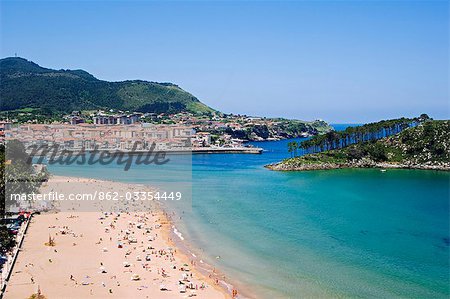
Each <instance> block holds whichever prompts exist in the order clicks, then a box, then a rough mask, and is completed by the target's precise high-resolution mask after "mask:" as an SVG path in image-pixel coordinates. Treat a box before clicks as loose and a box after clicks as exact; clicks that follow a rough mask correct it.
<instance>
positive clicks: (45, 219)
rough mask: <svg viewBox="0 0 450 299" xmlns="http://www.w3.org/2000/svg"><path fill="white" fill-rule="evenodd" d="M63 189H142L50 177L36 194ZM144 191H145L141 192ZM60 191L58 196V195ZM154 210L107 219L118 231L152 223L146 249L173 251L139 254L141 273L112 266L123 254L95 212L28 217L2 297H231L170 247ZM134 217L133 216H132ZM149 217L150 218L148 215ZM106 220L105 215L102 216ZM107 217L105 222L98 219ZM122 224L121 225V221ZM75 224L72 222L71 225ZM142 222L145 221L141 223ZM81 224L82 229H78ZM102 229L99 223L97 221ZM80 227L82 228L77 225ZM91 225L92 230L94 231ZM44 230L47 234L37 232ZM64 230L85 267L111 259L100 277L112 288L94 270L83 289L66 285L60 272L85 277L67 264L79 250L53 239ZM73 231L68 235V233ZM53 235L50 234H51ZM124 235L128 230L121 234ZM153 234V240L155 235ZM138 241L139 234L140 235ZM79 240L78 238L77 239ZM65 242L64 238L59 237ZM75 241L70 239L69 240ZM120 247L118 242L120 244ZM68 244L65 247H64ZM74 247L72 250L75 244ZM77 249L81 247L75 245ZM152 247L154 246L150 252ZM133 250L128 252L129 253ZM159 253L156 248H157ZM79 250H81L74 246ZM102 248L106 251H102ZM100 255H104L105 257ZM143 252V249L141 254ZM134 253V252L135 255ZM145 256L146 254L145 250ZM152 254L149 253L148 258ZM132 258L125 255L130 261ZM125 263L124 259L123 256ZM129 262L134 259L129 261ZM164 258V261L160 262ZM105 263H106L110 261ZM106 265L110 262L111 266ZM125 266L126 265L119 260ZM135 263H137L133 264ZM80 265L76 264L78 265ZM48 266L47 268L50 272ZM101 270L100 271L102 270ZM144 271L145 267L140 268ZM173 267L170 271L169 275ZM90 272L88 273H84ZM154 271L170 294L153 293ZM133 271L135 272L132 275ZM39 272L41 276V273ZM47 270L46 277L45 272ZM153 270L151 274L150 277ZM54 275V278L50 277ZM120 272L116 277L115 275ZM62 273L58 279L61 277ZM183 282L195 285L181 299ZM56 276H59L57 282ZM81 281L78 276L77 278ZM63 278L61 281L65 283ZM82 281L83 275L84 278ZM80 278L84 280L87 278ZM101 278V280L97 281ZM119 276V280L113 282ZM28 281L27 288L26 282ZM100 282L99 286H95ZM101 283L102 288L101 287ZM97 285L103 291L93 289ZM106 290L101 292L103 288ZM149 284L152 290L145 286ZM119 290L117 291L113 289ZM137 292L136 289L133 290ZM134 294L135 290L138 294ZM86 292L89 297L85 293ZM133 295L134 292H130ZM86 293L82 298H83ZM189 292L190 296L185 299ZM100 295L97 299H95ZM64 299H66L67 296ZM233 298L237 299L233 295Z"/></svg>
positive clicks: (167, 224) (166, 227)
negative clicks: (144, 259)
mask: <svg viewBox="0 0 450 299" xmlns="http://www.w3.org/2000/svg"><path fill="white" fill-rule="evenodd" d="M62 182H64V183H66V182H67V183H70V184H72V185H75V186H76V187H77V188H78V189H79V190H83V191H84V192H88V190H89V189H91V191H92V190H93V189H92V188H94V189H95V188H96V187H98V188H100V186H103V187H104V186H105V185H107V186H108V188H109V189H114V190H122V191H123V190H137V189H136V188H138V187H139V188H141V187H142V186H140V185H137V184H125V183H119V182H112V181H105V180H97V179H88V178H78V177H61V176H52V177H51V178H50V179H49V182H48V184H46V185H45V186H43V187H42V188H41V192H42V193H43V192H46V191H48V190H51V191H59V192H68V191H69V192H70V190H68V189H67V187H66V188H64V185H63V184H62ZM147 188H148V187H147ZM61 189H62V190H61ZM152 204H153V208H154V210H152V211H151V212H140V211H136V212H132V213H130V212H128V213H125V212H122V214H121V215H120V216H118V214H116V213H114V214H111V216H109V217H114V218H113V219H115V220H114V223H116V222H117V225H118V224H119V223H120V224H121V225H124V223H123V222H124V221H125V220H128V223H129V224H128V226H130V222H131V221H133V219H141V220H140V221H142V219H144V218H143V217H145V219H149V220H148V221H149V223H152V221H154V225H155V228H154V230H153V232H152V234H153V233H156V237H154V240H153V242H151V243H149V244H155V250H159V249H160V248H164V250H167V248H169V249H170V248H173V252H171V254H172V256H169V255H164V256H159V258H158V259H157V257H158V254H155V257H153V255H152V254H150V253H142V254H141V255H142V256H145V254H149V255H152V258H151V261H150V262H149V263H148V264H149V266H148V267H149V268H150V269H147V268H145V270H149V271H146V272H145V271H144V272H142V271H143V270H140V269H139V268H140V267H136V265H135V264H134V263H136V264H139V263H141V262H137V261H136V260H131V259H130V263H132V264H131V265H132V267H131V268H123V267H122V259H123V257H122V258H121V259H120V261H117V259H118V258H119V257H120V256H121V255H123V250H116V249H115V248H111V247H114V245H113V244H111V242H114V241H112V237H114V235H111V234H112V233H113V232H114V229H111V230H106V227H105V228H104V229H105V231H102V230H103V228H102V225H100V224H99V223H98V217H100V216H101V215H102V214H103V212H101V211H81V212H80V211H69V210H67V211H61V210H60V211H56V210H53V211H50V212H46V213H42V214H41V215H36V216H35V217H33V221H32V223H31V224H30V229H29V232H28V234H27V235H26V236H25V241H24V247H23V249H22V251H21V252H20V254H19V256H18V262H17V264H16V266H15V267H14V269H13V273H12V275H11V279H10V281H9V283H8V286H7V288H6V292H5V294H4V295H5V298H17V297H21V298H22V297H26V298H28V296H31V295H32V294H33V293H36V292H37V288H39V289H40V290H41V292H42V294H43V295H45V296H47V298H55V297H61V296H64V297H67V296H68V295H67V294H68V293H70V294H71V295H72V296H74V297H75V298H77V297H78V298H79V297H80V296H89V295H90V297H92V298H95V297H104V296H108V297H113V298H114V297H117V298H120V297H121V295H122V296H123V295H124V294H128V295H130V294H131V295H133V294H134V295H135V296H142V295H144V294H151V296H150V297H155V296H156V297H162V298H173V297H176V298H178V297H180V295H181V296H187V295H188V294H189V297H190V296H196V297H198V298H231V297H232V296H231V291H232V289H233V287H232V286H231V285H228V284H225V282H222V281H219V283H217V281H216V279H217V278H216V277H219V275H220V273H217V275H216V276H211V277H209V276H208V275H207V272H205V269H200V267H198V266H197V264H196V263H193V262H192V258H191V257H190V256H189V252H186V251H185V250H184V249H183V248H182V246H179V245H178V244H177V243H178V242H177V241H174V236H175V234H174V232H173V227H174V226H173V223H172V221H171V220H170V216H168V214H167V212H165V211H164V209H163V208H162V205H161V204H160V203H158V202H152ZM133 213H134V214H133ZM149 213H150V214H151V215H150V214H149ZM105 215H106V214H105ZM104 217H108V216H104ZM136 217H137V218H136ZM122 218H124V219H122ZM74 220H75V221H74ZM146 221H147V220H146ZM80 222H83V223H80ZM101 223H103V221H101ZM83 224H84V225H83ZM95 224H96V225H95ZM47 227H48V229H47V230H48V232H47V231H45V232H43V231H41V230H44V229H45V228H47ZM58 228H59V229H60V230H61V229H67V230H68V231H70V233H67V234H68V235H70V234H72V236H73V238H76V239H77V240H76V242H77V243H78V242H80V243H81V242H84V244H83V246H82V247H83V252H85V253H86V254H87V253H89V257H87V258H86V259H87V260H89V261H88V262H89V263H92V264H95V266H93V268H95V269H98V268H99V267H100V266H99V265H98V264H97V263H96V262H95V261H96V260H99V259H102V260H103V259H105V260H108V258H106V257H104V256H105V255H112V256H114V258H113V259H112V260H115V261H116V262H117V263H115V262H114V264H108V265H107V264H106V263H105V267H107V269H108V274H104V275H103V276H104V277H106V276H107V277H108V278H109V277H110V273H111V275H113V273H114V275H113V276H112V277H114V280H116V279H115V277H116V276H117V286H116V285H115V282H114V285H113V282H112V281H111V282H109V279H108V278H100V277H97V276H98V274H94V273H95V272H98V270H94V269H89V271H90V272H91V273H89V277H90V279H89V282H90V285H89V286H85V285H84V284H83V285H80V284H78V283H75V284H74V283H73V281H71V280H72V279H70V280H69V278H68V277H69V276H70V275H71V274H69V273H68V272H64V270H63V269H65V268H67V269H71V270H70V271H73V273H74V277H75V278H76V279H77V280H79V279H80V275H81V274H79V273H77V271H78V272H79V271H85V272H89V271H88V270H86V267H87V265H84V267H83V266H81V265H80V267H81V268H83V269H79V267H78V266H75V267H74V265H73V264H71V263H72V261H73V260H74V259H75V260H76V259H77V258H79V256H78V254H79V252H77V250H75V251H74V249H75V248H79V246H75V242H73V243H74V245H73V247H72V245H71V243H70V242H67V241H66V240H64V241H63V240H61V239H63V237H62V236H60V235H58V230H57V229H58ZM72 228H73V231H72ZM55 229H56V231H55ZM129 229H130V230H131V231H132V233H133V235H134V233H135V232H136V238H137V239H138V241H140V238H141V237H140V236H139V235H138V233H139V232H140V231H139V230H138V229H136V228H135V227H130V228H129ZM127 230H128V229H127ZM106 231H108V232H110V233H109V234H108V235H105V232H106ZM157 232H159V234H158V233H157ZM103 235H105V236H109V237H110V240H109V243H108V244H105V246H106V245H109V246H106V247H104V248H103V251H102V250H99V248H98V247H99V246H102V245H103V244H99V243H95V242H93V238H98V237H100V238H101V239H100V241H98V242H101V243H106V242H107V240H105V238H103V240H102V237H101V236H103ZM143 235H144V233H143ZM50 236H52V237H53V238H55V239H56V241H55V242H56V246H54V247H50V246H43V243H44V242H45V241H47V240H48V239H49V238H50ZM80 236H81V237H82V238H79V237H80ZM64 238H68V237H66V236H65V237H64ZM74 241H75V239H74ZM121 242H122V241H121ZM141 242H142V244H144V239H143V240H142V241H141ZM69 243H70V244H69ZM77 245H78V244H77ZM80 245H81V244H80ZM137 245H139V243H136V246H137ZM156 245H157V246H156ZM136 246H133V244H129V245H125V242H124V245H123V247H124V249H125V248H129V249H128V250H131V251H132V253H135V252H136V253H137V252H138V249H137V248H136ZM132 247H134V248H132ZM139 247H143V245H140V246H139ZM158 247H159V248H158ZM53 248H54V250H55V252H51V250H52V249H53ZM80 248H81V246H80ZM106 248H108V249H106ZM105 250H107V251H106V252H105ZM143 251H145V249H144V248H143ZM139 252H140V251H139ZM147 252H148V250H147ZM152 253H154V252H152ZM49 255H51V256H52V257H50V258H49V259H48V260H52V261H51V262H48V261H47V258H48V256H49ZM131 255H132V254H130V256H131ZM124 258H126V256H124ZM133 258H134V257H133ZM163 258H164V260H163ZM110 260H111V259H110ZM112 260H111V262H112ZM125 260H126V259H125ZM138 260H139V261H140V258H138ZM154 260H155V261H156V263H158V265H157V269H158V270H157V273H155V270H156V269H155V267H154V266H156V265H152V262H153V261H154ZM174 263H176V268H177V269H176V270H175V264H174ZM54 264H58V265H59V269H61V270H62V272H61V271H58V269H54V266H53V265H54ZM81 264H82V263H81ZM183 265H189V266H188V267H186V266H185V268H188V269H189V270H185V271H187V272H185V271H183V272H182V271H181V270H180V269H183V268H182V266H183ZM52 266H53V267H52ZM202 266H206V269H208V265H206V264H205V265H202ZM102 267H103V266H102ZM145 267H147V266H145ZM172 267H173V269H172ZM89 268H90V267H89ZM160 268H161V269H163V268H164V269H165V271H166V273H168V276H167V277H166V278H164V279H163V280H166V281H165V282H164V284H165V285H167V288H168V289H170V291H161V290H160V288H158V285H159V284H158V283H155V281H158V280H161V279H162V278H161V275H160ZM125 269H133V271H140V272H141V273H140V281H139V282H137V283H135V284H133V281H132V282H131V286H129V285H130V278H129V275H130V274H129V273H127V274H125V276H126V278H125V277H123V276H124V272H125V271H124V270H125ZM138 269H139V270H138ZM41 270H42V271H41ZM47 270H48V271H47ZM152 270H153V271H152ZM52 271H54V272H52ZM121 272H122V273H121ZM63 273H64V274H63ZM181 274H183V276H184V275H185V274H187V275H188V276H189V275H192V276H191V277H190V278H189V277H188V279H189V280H190V283H192V284H193V285H195V288H196V290H187V291H186V292H185V293H181V292H179V291H178V287H179V285H178V281H180V280H181V279H180V278H179V276H181ZM61 275H62V276H61ZM83 275H84V274H83ZM66 276H67V277H66ZM87 276H88V275H87ZM87 276H86V277H87ZM100 276H101V275H100ZM119 276H121V277H119ZM30 279H31V282H30ZM100 280H102V281H100ZM103 280H106V283H105V282H104V281H103ZM100 283H101V284H102V285H103V286H101V285H99V284H100ZM144 283H145V284H146V286H145V287H140V286H141V285H142V284H144ZM105 284H106V286H105ZM149 284H152V285H149ZM202 284H203V285H205V288H204V289H202V288H200V287H198V286H200V285H202ZM119 285H121V286H119ZM136 288H137V289H136ZM139 288H140V289H139ZM88 289H90V292H91V293H89V290H88ZM107 289H111V292H112V293H107V292H106V290H107ZM136 290H137V291H136ZM86 292H87V293H86ZM189 292H191V293H189ZM99 294H102V295H99ZM69 297H70V296H69ZM238 298H243V297H242V296H240V294H239V295H238Z"/></svg>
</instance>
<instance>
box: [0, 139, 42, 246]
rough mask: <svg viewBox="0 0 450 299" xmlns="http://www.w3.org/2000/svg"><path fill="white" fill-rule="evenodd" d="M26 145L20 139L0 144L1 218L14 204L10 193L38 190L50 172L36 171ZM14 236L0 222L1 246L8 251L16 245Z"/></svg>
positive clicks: (26, 192)
mask: <svg viewBox="0 0 450 299" xmlns="http://www.w3.org/2000/svg"><path fill="white" fill-rule="evenodd" d="M31 162H32V161H31V159H30V157H29V155H28V154H27V153H26V151H25V147H24V146H23V144H22V143H21V142H19V141H15V140H13V141H10V142H8V144H7V146H6V147H5V146H4V145H3V144H1V145H0V219H3V218H5V216H6V214H7V211H8V210H9V206H10V205H13V204H14V202H11V201H10V200H7V199H8V195H9V194H12V193H15V194H24V193H25V194H28V193H32V192H37V191H38V189H39V187H40V186H41V184H42V182H43V181H45V180H47V178H48V173H47V172H41V173H35V171H34V169H33V166H32V163H31ZM14 240H15V239H14V236H13V235H11V234H10V233H9V231H8V230H7V228H6V226H5V225H4V224H3V223H1V224H0V246H1V247H0V248H1V251H8V250H9V249H10V248H12V247H13V246H14V245H15V241H14Z"/></svg>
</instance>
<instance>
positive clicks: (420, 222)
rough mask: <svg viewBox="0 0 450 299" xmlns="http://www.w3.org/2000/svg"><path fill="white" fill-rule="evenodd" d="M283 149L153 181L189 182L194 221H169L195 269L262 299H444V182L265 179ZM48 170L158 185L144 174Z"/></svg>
mask: <svg viewBox="0 0 450 299" xmlns="http://www.w3.org/2000/svg"><path fill="white" fill-rule="evenodd" d="M337 128H338V127H337ZM343 128H345V125H342V126H341V127H339V129H343ZM288 142H289V141H288V140H283V141H272V142H258V143H254V144H255V146H258V147H262V148H264V149H265V151H264V153H263V154H261V155H248V154H247V155H246V154H210V155H207V154H205V155H193V156H192V168H191V177H189V178H186V177H185V176H176V175H174V176H171V177H170V179H169V178H168V177H163V179H161V176H158V177H159V180H170V181H171V183H173V184H176V182H177V181H178V180H180V181H182V182H183V183H186V182H187V181H189V180H192V203H189V204H192V209H190V208H189V209H185V207H178V208H177V207H175V211H176V213H177V217H175V218H176V219H177V220H176V226H177V229H178V230H179V231H180V232H181V233H182V234H183V236H184V238H185V240H187V241H189V243H190V244H191V245H190V246H191V247H192V248H191V249H192V250H193V251H194V252H195V253H196V254H197V255H198V256H199V257H200V258H202V259H203V260H204V261H205V262H207V263H208V264H210V265H212V266H214V267H217V268H218V269H219V270H220V271H221V272H223V273H224V274H225V275H226V276H227V277H228V278H229V279H231V281H232V282H233V283H235V284H236V285H237V286H238V287H241V288H245V290H247V292H248V294H251V295H253V296H254V297H258V298H299V297H312V296H314V297H337V296H345V297H347V296H350V297H389V298H391V297H412V298H448V297H449V295H450V291H449V283H450V280H449V274H450V273H449V268H450V266H449V260H450V255H449V249H450V248H449V243H450V232H449V230H450V223H449V219H450V212H449V211H450V210H449V190H450V189H449V187H450V186H449V185H450V174H449V173H446V172H437V171H421V170H388V171H386V172H381V171H380V170H376V169H346V170H330V171H312V172H287V173H285V172H274V171H270V170H267V169H265V168H264V167H263V166H264V165H265V164H268V163H271V162H276V161H279V160H281V159H283V158H287V157H289V153H288V152H287V143H288ZM49 169H50V171H51V172H52V173H54V174H57V175H68V176H82V177H94V178H100V179H109V180H118V181H124V182H135V183H144V184H152V180H157V178H155V175H154V174H150V173H148V169H146V167H145V166H140V167H135V168H132V169H130V171H129V172H127V173H126V172H124V171H123V170H122V168H120V167H118V166H114V165H111V166H110V165H107V166H98V165H91V166H79V165H72V166H51V167H49ZM180 218H181V219H180ZM192 244H195V247H194V246H193V245H192Z"/></svg>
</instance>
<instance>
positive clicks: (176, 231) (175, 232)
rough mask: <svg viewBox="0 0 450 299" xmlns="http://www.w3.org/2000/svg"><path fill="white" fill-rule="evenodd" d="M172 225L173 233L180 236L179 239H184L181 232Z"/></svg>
mask: <svg viewBox="0 0 450 299" xmlns="http://www.w3.org/2000/svg"><path fill="white" fill-rule="evenodd" d="M172 227H173V233H174V234H175V235H177V236H178V238H180V240H181V241H184V238H183V234H182V233H180V232H179V231H178V230H177V228H176V227H175V226H172Z"/></svg>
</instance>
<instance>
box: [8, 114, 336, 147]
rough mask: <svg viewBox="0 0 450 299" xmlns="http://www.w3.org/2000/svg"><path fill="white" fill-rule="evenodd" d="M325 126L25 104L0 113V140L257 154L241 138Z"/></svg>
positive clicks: (300, 133) (282, 135)
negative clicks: (53, 109)
mask: <svg viewBox="0 0 450 299" xmlns="http://www.w3.org/2000/svg"><path fill="white" fill-rule="evenodd" d="M330 129H331V127H330V126H329V125H328V124H327V123H325V122H324V121H321V120H316V121H313V122H305V121H300V120H288V119H282V118H265V117H250V116H246V115H234V114H224V113H220V112H215V113H211V114H206V115H202V114H199V115H194V114H192V113H190V112H180V113H176V114H165V113H160V114H156V113H141V112H129V111H118V110H113V109H110V110H107V111H106V110H97V111H73V112H72V113H70V114H67V115H61V116H57V117H46V118H42V115H41V114H40V112H39V111H37V112H36V111H34V110H32V109H31V110H27V111H15V112H14V111H12V112H9V113H8V114H4V113H3V114H2V115H0V142H2V140H4V139H5V138H18V139H21V140H24V141H25V142H27V143H30V142H35V141H36V140H46V142H50V143H58V144H60V145H61V144H62V145H64V146H65V147H66V148H73V149H77V148H87V149H91V148H93V147H95V146H98V147H100V148H104V149H120V150H130V149H131V147H132V146H131V144H134V143H135V142H137V141H138V142H141V146H140V147H139V149H140V150H145V149H146V148H147V147H148V144H150V142H151V141H154V140H156V139H158V140H157V142H156V143H157V149H159V150H169V149H172V150H175V151H178V150H180V151H185V150H187V149H189V150H192V151H193V152H209V151H211V152H217V151H223V150H225V151H232V152H235V151H236V150H237V151H241V150H243V149H245V150H244V152H252V153H254V152H257V153H259V152H260V151H259V150H255V148H252V147H251V146H250V145H248V144H246V142H248V141H265V140H280V139H286V138H295V137H309V136H312V135H317V134H319V133H323V132H327V131H329V130H330ZM8 131H9V133H6V132H8ZM186 139H189V142H187V141H186ZM251 148H252V149H251ZM249 149H251V150H249Z"/></svg>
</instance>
